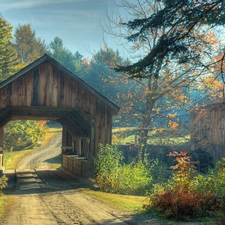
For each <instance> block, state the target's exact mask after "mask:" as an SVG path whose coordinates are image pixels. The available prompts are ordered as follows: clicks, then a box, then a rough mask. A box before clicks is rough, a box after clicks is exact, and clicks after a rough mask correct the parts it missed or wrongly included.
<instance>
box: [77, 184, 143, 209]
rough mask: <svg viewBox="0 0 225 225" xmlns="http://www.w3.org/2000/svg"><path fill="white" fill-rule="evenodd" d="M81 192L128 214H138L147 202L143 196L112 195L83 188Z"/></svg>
mask: <svg viewBox="0 0 225 225" xmlns="http://www.w3.org/2000/svg"><path fill="white" fill-rule="evenodd" d="M81 190H82V192H83V193H85V194H87V195H89V196H90V197H92V198H93V199H96V200H98V201H101V202H103V203H105V204H107V205H109V206H111V207H113V208H115V209H118V210H121V211H123V212H128V213H137V212H140V211H141V210H142V206H143V204H144V203H146V201H147V198H146V197H143V196H133V195H120V194H112V193H105V192H101V191H94V190H90V189H84V188H82V189H81Z"/></svg>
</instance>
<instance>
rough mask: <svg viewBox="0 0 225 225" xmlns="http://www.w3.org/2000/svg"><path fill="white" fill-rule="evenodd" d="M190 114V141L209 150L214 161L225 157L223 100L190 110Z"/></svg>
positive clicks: (224, 104) (224, 106) (224, 109)
mask: <svg viewBox="0 0 225 225" xmlns="http://www.w3.org/2000/svg"><path fill="white" fill-rule="evenodd" d="M190 116H191V121H190V134H191V143H192V144H193V145H194V146H197V147H198V146H200V147H202V148H204V149H205V150H207V151H208V152H210V154H211V155H212V157H213V160H214V161H218V160H220V159H221V158H225V102H216V103H211V104H208V105H206V106H204V107H200V108H199V109H195V110H192V111H191V113H190Z"/></svg>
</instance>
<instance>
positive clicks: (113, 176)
mask: <svg viewBox="0 0 225 225" xmlns="http://www.w3.org/2000/svg"><path fill="white" fill-rule="evenodd" d="M95 171H96V176H95V179H94V182H95V183H96V184H97V185H98V186H99V187H100V189H101V190H105V191H110V192H117V193H121V194H144V193H145V191H146V190H147V189H149V188H150V185H151V182H152V178H151V177H150V176H149V171H148V170H147V169H146V167H145V166H144V164H142V163H141V162H139V163H133V164H128V165H126V164H123V156H122V153H121V152H120V151H119V150H118V148H117V147H116V146H111V145H106V146H103V145H100V149H99V151H98V155H97V159H96V160H95Z"/></svg>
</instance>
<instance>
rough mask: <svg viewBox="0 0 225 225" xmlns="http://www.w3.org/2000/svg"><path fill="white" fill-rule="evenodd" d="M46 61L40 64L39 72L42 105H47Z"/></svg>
mask: <svg viewBox="0 0 225 225" xmlns="http://www.w3.org/2000/svg"><path fill="white" fill-rule="evenodd" d="M46 66H47V64H46V63H42V64H41V65H40V66H39V74H40V90H39V94H40V105H41V106H46Z"/></svg>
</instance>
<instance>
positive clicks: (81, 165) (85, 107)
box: [0, 54, 119, 177]
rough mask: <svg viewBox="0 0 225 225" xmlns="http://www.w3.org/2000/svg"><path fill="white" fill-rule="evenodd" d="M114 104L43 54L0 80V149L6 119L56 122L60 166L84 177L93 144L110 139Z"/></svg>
mask: <svg viewBox="0 0 225 225" xmlns="http://www.w3.org/2000/svg"><path fill="white" fill-rule="evenodd" d="M118 111H119V107H118V106H116V105H115V104H114V103H112V102H110V101H109V100H108V99H107V98H105V97H104V96H103V95H101V94H100V93H99V92H97V91H96V90H94V89H93V88H92V87H90V86H89V85H88V84H86V83H85V82H84V81H83V80H81V79H79V78H78V77H77V76H75V75H74V74H72V73H71V72H70V71H68V70H67V69H66V68H64V67H63V66H62V65H60V64H59V63H58V62H57V61H55V60H54V59H52V58H51V57H50V56H48V55H47V54H45V55H44V56H43V57H41V58H39V59H37V60H36V61H35V62H33V63H32V64H30V65H28V66H27V67H25V68H24V69H22V70H21V71H19V72H18V73H16V74H15V75H13V76H11V77H10V78H8V79H7V80H5V81H3V82H2V83H0V150H1V153H2V154H3V147H4V125H6V124H7V123H8V122H9V121H11V120H51V121H56V122H59V123H61V124H62V127H63V131H62V167H64V168H65V169H67V170H69V171H71V172H73V173H75V174H77V175H80V176H83V177H89V176H91V174H92V171H93V158H94V157H95V156H96V153H97V151H98V144H99V143H102V144H106V143H108V144H110V143H111V132H112V116H113V115H115V114H116V113H118Z"/></svg>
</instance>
